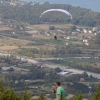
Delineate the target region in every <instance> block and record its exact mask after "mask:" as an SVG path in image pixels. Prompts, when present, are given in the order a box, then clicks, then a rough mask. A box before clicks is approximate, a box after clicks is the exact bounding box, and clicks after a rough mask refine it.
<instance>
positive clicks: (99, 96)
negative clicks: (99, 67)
mask: <svg viewBox="0 0 100 100" xmlns="http://www.w3.org/2000/svg"><path fill="white" fill-rule="evenodd" d="M92 100H100V89H97V91H96V93H95V94H94V96H93V99H92Z"/></svg>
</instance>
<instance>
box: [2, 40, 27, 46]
mask: <svg viewBox="0 0 100 100" xmlns="http://www.w3.org/2000/svg"><path fill="white" fill-rule="evenodd" d="M2 44H3V45H5V46H9V45H13V46H24V45H26V44H27V42H26V41H23V40H8V41H5V42H4V43H2Z"/></svg>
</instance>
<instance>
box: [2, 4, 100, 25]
mask: <svg viewBox="0 0 100 100" xmlns="http://www.w3.org/2000/svg"><path fill="white" fill-rule="evenodd" d="M51 8H53V9H58V8H59V9H65V10H67V11H69V12H70V13H71V14H72V15H73V20H72V21H71V20H70V19H69V18H68V17H66V15H65V14H63V13H61V12H60V13H59V12H53V13H48V14H46V15H45V16H43V18H42V20H40V18H39V17H40V15H41V13H42V12H43V11H45V10H47V9H51ZM0 16H1V18H2V19H14V20H19V21H23V22H27V23H29V24H41V23H43V22H52V23H72V24H75V25H86V26H97V25H100V13H97V12H93V11H91V10H88V9H83V8H80V7H73V6H71V5H67V4H49V3H48V2H45V3H44V4H39V3H36V4H34V5H33V4H32V3H26V4H23V5H19V4H18V5H11V4H8V3H6V4H5V3H3V4H0Z"/></svg>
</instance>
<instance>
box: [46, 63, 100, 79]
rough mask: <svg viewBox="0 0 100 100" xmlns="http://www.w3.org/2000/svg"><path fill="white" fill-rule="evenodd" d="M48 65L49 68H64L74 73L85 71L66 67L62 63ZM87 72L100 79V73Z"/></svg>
mask: <svg viewBox="0 0 100 100" xmlns="http://www.w3.org/2000/svg"><path fill="white" fill-rule="evenodd" d="M46 66H47V67H49V68H57V67H59V68H61V69H62V70H66V71H68V72H72V73H73V74H82V73H83V72H84V70H79V69H72V68H70V69H69V68H66V67H65V66H61V65H56V64H46ZM87 74H88V75H89V76H90V75H92V76H93V77H94V78H98V79H100V74H98V73H93V72H89V71H87Z"/></svg>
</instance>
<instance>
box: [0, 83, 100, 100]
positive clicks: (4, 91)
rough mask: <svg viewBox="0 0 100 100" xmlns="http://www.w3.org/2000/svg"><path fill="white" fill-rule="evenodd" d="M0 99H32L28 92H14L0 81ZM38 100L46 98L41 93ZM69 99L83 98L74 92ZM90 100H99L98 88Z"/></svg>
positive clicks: (81, 99)
mask: <svg viewBox="0 0 100 100" xmlns="http://www.w3.org/2000/svg"><path fill="white" fill-rule="evenodd" d="M0 100H32V99H31V95H30V93H29V92H27V91H26V92H24V95H23V96H20V95H19V94H18V93H15V92H14V91H13V89H12V88H10V87H6V88H5V87H4V86H3V85H2V84H1V83H0ZM38 100H46V98H45V97H44V96H43V95H42V94H41V95H40V96H39V99H38ZM71 100H83V96H82V94H76V95H75V96H74V98H73V99H71ZM91 100H100V89H97V91H96V92H95V94H94V95H93V98H92V99H91Z"/></svg>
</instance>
